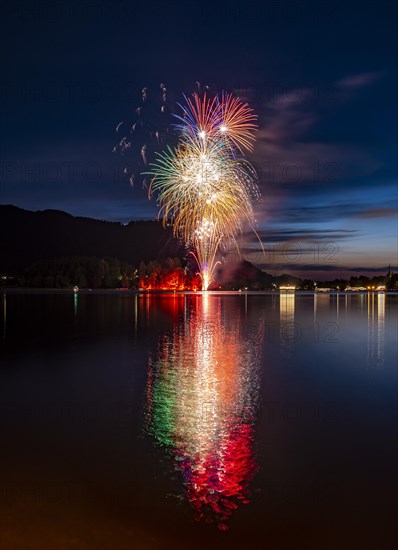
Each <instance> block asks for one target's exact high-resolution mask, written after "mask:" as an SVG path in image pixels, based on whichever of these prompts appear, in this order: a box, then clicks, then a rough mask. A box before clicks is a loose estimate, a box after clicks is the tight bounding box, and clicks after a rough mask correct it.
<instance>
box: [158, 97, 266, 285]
mask: <svg viewBox="0 0 398 550" xmlns="http://www.w3.org/2000/svg"><path fill="white" fill-rule="evenodd" d="M182 109H183V116H181V117H180V116H178V117H177V118H179V121H180V124H179V125H178V128H179V129H180V131H181V137H180V140H179V143H178V145H177V147H176V148H175V149H171V148H170V147H169V148H167V150H166V151H164V152H163V153H160V154H159V155H158V158H157V161H156V162H155V163H153V164H152V170H151V172H149V173H150V174H151V176H152V182H151V186H150V189H149V195H151V194H152V193H156V194H157V197H158V201H159V204H160V211H159V216H160V217H162V218H163V221H164V223H166V222H171V223H172V225H173V228H174V234H175V235H177V236H179V237H181V238H183V239H184V241H185V242H186V243H187V245H188V246H190V247H191V249H192V253H193V255H194V256H195V258H196V261H197V263H198V266H199V271H200V274H201V277H202V289H203V290H207V288H208V287H209V285H210V283H211V281H212V278H213V274H214V269H215V267H216V265H217V263H218V262H217V252H218V250H219V249H220V248H222V247H223V246H224V247H225V246H226V245H227V244H228V243H229V242H231V241H233V242H235V243H236V239H237V236H238V235H239V234H240V233H241V231H242V229H243V225H244V224H245V223H247V224H249V225H250V226H251V227H253V224H254V218H253V208H252V199H253V197H257V196H258V188H257V185H256V174H255V171H254V169H253V167H252V166H251V165H250V164H249V163H248V162H247V161H246V160H245V159H244V158H243V157H242V156H241V155H240V153H241V152H242V150H243V149H249V150H250V149H251V148H252V142H253V140H254V135H253V132H254V130H255V129H256V125H255V123H254V120H255V119H256V117H255V115H254V114H253V113H252V111H251V109H250V107H249V106H248V105H247V104H244V103H242V102H241V101H240V100H239V99H238V98H233V97H232V95H231V94H223V95H222V97H221V100H219V99H218V98H217V97H215V98H212V99H211V98H208V97H207V96H206V94H204V95H203V97H202V98H201V97H199V96H198V95H197V94H194V95H193V99H189V98H186V105H185V106H183V107H182Z"/></svg>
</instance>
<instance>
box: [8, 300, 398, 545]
mask: <svg viewBox="0 0 398 550" xmlns="http://www.w3.org/2000/svg"><path fill="white" fill-rule="evenodd" d="M0 298H1V301H2V304H1V307H2V315H1V318H2V326H1V335H0V336H1V342H2V345H1V355H0V358H1V369H0V405H1V410H2V414H1V417H0V418H1V435H2V438H1V453H0V471H1V480H2V481H1V495H0V501H1V503H0V532H1V539H0V547H1V549H5V550H12V549H23V550H30V549H32V550H39V549H40V550H47V549H49V550H50V549H51V550H55V549H65V550H70V549H79V550H80V549H90V550H91V549H95V550H107V549H112V550H124V549H129V550H131V549H136V548H137V549H141V548H142V549H157V548H175V549H179V548H181V549H182V548H184V549H185V548H205V549H207V548H242V549H243V548H255V547H263V548H268V549H276V550H281V549H283V550H286V549H289V550H290V549H292V550H300V549H306V550H308V549H316V550H320V549H322V550H328V549H333V550H335V549H336V548H339V549H348V548H350V549H361V550H363V549H372V550H375V549H390V548H392V547H393V546H394V544H393V543H394V540H395V541H396V539H395V535H394V528H395V519H396V502H395V496H396V492H395V491H396V478H395V468H396V459H397V449H396V413H397V408H396V406H397V376H396V374H397V369H396V355H397V336H396V335H397V313H398V296H397V295H389V294H384V293H380V294H373V293H370V294H366V293H364V294H339V295H335V294H332V295H330V294H324V295H323V294H318V295H313V294H304V293H303V294H298V293H296V294H290V293H285V294H281V295H279V294H277V293H274V294H268V295H262V294H257V295H256V294H251V295H246V294H244V293H242V294H241V295H239V294H229V295H217V294H211V293H209V294H207V295H202V294H200V293H198V294H190V295H146V296H143V295H134V294H95V293H90V294H80V293H79V294H77V295H72V294H63V293H57V294H44V293H43V294H27V293H25V294H19V293H7V295H0Z"/></svg>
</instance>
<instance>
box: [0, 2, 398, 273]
mask: <svg viewBox="0 0 398 550" xmlns="http://www.w3.org/2000/svg"><path fill="white" fill-rule="evenodd" d="M397 15H398V14H397V7H396V6H395V2H387V1H378V2H347V1H346V2H305V1H304V2H296V1H293V2H264V3H258V4H257V3H251V2H239V3H236V2H218V3H214V4H213V3H210V4H209V3H198V2H197V3H188V2H181V3H174V2H139V3H138V2H137V3H132V2H124V1H121V2H108V1H104V2H102V1H99V2H84V1H83V2H78V3H73V2H72V3H71V2H68V3H65V4H62V3H55V2H40V1H38V2H35V3H33V2H32V3H24V2H13V3H9V4H8V5H7V6H5V7H3V8H2V14H1V33H0V34H1V36H0V40H1V43H2V44H1V52H2V76H1V84H0V94H1V95H0V104H1V112H2V115H1V120H2V124H1V138H0V155H1V172H0V178H1V196H0V202H1V203H2V204H14V205H17V206H20V207H22V208H26V209H31V210H43V209H48V208H53V209H59V210H65V211H67V212H69V213H71V214H74V215H81V216H89V217H95V218H100V219H107V220H118V221H121V222H126V221H129V220H131V219H141V218H154V217H155V216H156V203H155V202H154V201H153V200H152V201H151V202H149V201H148V199H147V191H146V190H145V189H144V188H143V187H142V185H141V184H140V183H138V184H136V185H135V186H134V187H133V188H132V187H131V186H130V184H129V181H128V177H127V176H125V175H124V174H123V166H124V163H125V160H124V159H123V158H121V157H120V156H118V155H114V154H112V149H113V146H114V144H115V142H116V141H117V136H116V134H115V127H116V125H117V124H118V122H119V121H121V120H125V119H128V118H129V117H132V116H133V113H134V111H135V109H136V107H137V105H138V104H139V102H140V94H141V89H142V88H143V86H147V87H148V89H149V90H158V89H159V84H160V83H161V82H163V83H165V85H166V86H167V89H168V90H169V91H170V97H173V99H176V100H179V99H181V93H182V92H186V93H189V92H190V91H192V90H193V87H194V85H195V82H196V81H200V82H201V83H207V84H209V85H210V86H211V87H214V88H217V89H219V90H221V89H226V90H231V91H235V92H236V93H237V94H238V95H240V96H241V97H243V98H246V99H247V100H248V101H249V102H250V103H251V104H252V106H253V107H254V108H255V110H256V112H257V113H258V114H259V126H260V129H259V132H258V138H257V142H256V145H255V151H254V154H253V155H252V158H251V161H252V162H253V163H254V164H255V166H256V168H257V170H258V172H259V176H260V181H261V191H262V202H260V203H258V204H257V205H256V211H257V222H258V231H259V234H260V236H261V237H262V240H263V242H264V247H265V255H259V254H258V253H256V252H254V251H253V250H252V248H253V247H256V242H255V240H254V239H253V238H252V237H251V236H247V237H244V239H245V241H246V242H245V244H244V248H245V247H246V249H247V251H246V254H247V257H248V259H251V260H253V261H254V263H257V264H258V265H261V267H263V268H264V269H266V270H267V271H268V272H275V273H277V272H280V271H282V270H283V271H290V272H291V273H294V274H297V275H300V276H302V275H305V276H309V274H311V275H312V276H314V277H315V276H317V277H321V276H322V277H323V278H331V276H332V274H334V273H336V275H340V274H341V275H346V274H348V273H351V274H352V270H360V271H362V272H365V273H367V274H371V273H378V272H383V271H384V270H385V268H386V266H388V264H391V266H392V267H393V268H394V267H395V268H396V265H397V263H398V262H397V251H396V249H397V244H396V243H397V209H396V207H397V186H396V180H397V158H396V147H397V109H396V98H397V34H398V33H397V30H398V29H397V20H398V17H397ZM260 256H261V257H260ZM396 269H397V268H396ZM333 276H334V275H333Z"/></svg>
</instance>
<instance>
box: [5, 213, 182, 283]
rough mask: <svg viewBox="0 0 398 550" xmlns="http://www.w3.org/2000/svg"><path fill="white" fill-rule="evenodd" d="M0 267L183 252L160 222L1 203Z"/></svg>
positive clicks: (10, 269) (134, 259)
mask: <svg viewBox="0 0 398 550" xmlns="http://www.w3.org/2000/svg"><path fill="white" fill-rule="evenodd" d="M0 231H1V247H0V272H2V273H10V274H20V273H21V272H23V271H24V270H25V269H26V268H27V267H29V266H30V265H32V263H33V262H35V261H37V260H43V259H55V258H63V257H70V256H90V257H99V258H100V257H111V258H117V259H119V260H121V261H125V262H128V263H129V264H132V265H138V264H139V262H140V261H141V260H143V261H144V262H147V261H149V260H153V259H158V258H159V259H160V258H164V257H168V256H169V257H175V256H179V255H181V254H183V253H184V251H183V249H182V248H181V246H180V245H179V244H178V242H177V241H176V240H175V239H174V238H173V235H172V230H171V228H166V229H164V228H163V227H162V224H161V223H160V222H156V221H133V222H130V223H129V224H127V225H122V224H120V223H118V222H107V221H101V220H94V219H91V218H80V217H74V216H71V215H70V214H67V213H65V212H61V211H58V210H43V211H38V212H31V211H29V210H23V209H21V208H17V207H15V206H11V205H0Z"/></svg>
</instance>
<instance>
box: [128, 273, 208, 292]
mask: <svg viewBox="0 0 398 550" xmlns="http://www.w3.org/2000/svg"><path fill="white" fill-rule="evenodd" d="M201 286H202V283H201V279H200V276H199V275H190V274H187V273H185V271H184V270H183V269H180V268H177V269H174V270H173V271H171V272H170V273H167V274H163V273H154V274H153V275H151V276H146V277H142V278H141V279H140V280H139V288H141V289H142V290H174V291H177V290H200V289H201Z"/></svg>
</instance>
